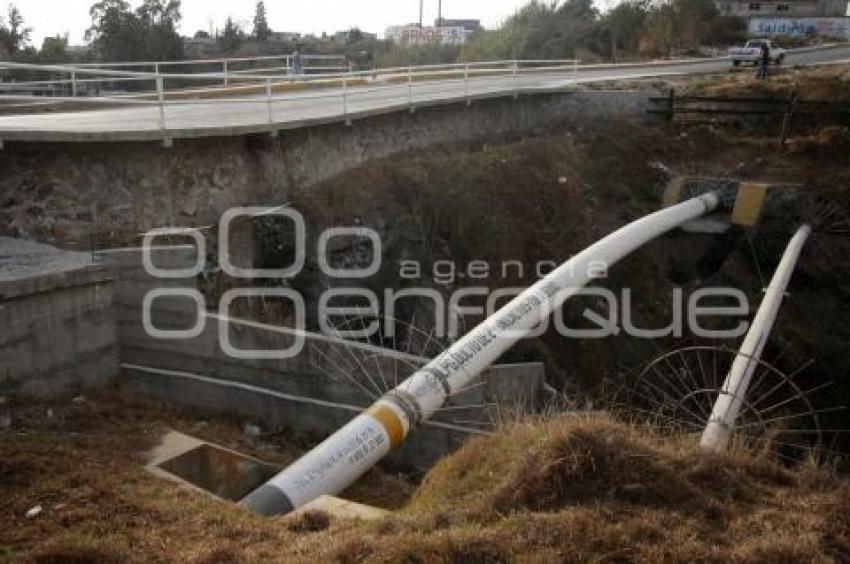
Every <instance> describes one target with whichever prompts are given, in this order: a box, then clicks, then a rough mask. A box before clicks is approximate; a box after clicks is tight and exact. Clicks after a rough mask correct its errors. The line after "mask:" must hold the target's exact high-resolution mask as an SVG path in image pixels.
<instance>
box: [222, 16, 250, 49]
mask: <svg viewBox="0 0 850 564" xmlns="http://www.w3.org/2000/svg"><path fill="white" fill-rule="evenodd" d="M244 40H245V33H244V32H243V31H242V28H241V27H239V24H237V23H236V22H234V21H233V18H232V17H230V16H228V17H227V20H225V22H224V29H223V30H222V32H221V36H219V38H218V41H219V43H221V47H222V49H224V50H225V52H227V53H232V52H234V51H236V50H237V49H239V47H240V46H241V45H242V42H243V41H244Z"/></svg>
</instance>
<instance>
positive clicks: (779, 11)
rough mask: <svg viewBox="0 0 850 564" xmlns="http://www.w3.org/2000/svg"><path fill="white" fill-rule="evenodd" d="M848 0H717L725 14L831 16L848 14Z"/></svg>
mask: <svg viewBox="0 0 850 564" xmlns="http://www.w3.org/2000/svg"><path fill="white" fill-rule="evenodd" d="M847 4H848V0H768V1H762V0H715V5H716V6H717V9H718V10H720V13H721V14H722V15H724V16H738V17H740V18H745V19H749V18H752V17H792V18H800V17H806V18H815V17H819V18H830V17H841V16H846V15H847Z"/></svg>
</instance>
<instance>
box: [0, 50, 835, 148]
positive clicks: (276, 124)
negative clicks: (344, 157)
mask: <svg viewBox="0 0 850 564" xmlns="http://www.w3.org/2000/svg"><path fill="white" fill-rule="evenodd" d="M837 61H848V62H850V46H842V47H839V48H833V49H828V50H822V51H805V52H795V53H790V54H789V55H788V57H787V58H786V64H787V65H808V64H814V63H824V62H837ZM729 68H730V64H729V62H728V61H727V60H704V61H700V62H688V63H667V64H656V65H635V66H617V67H612V66H600V67H597V68H582V69H581V70H580V71H579V72H578V73H573V72H572V71H560V72H539V73H532V74H525V75H522V74H521V75H520V76H519V77H518V78H517V80H516V82H514V79H513V78H512V77H510V76H495V77H477V78H474V79H470V81H469V87H468V92H467V91H465V87H464V82H463V81H462V80H440V81H430V82H419V83H415V84H414V87H413V89H412V93H411V92H409V91H408V85H407V84H393V85H380V86H378V85H369V86H362V87H356V88H349V89H348V92H347V95H346V96H345V100H344V99H343V93H342V90H341V89H337V88H334V89H327V90H320V91H311V92H300V93H292V94H286V95H280V94H279V95H276V97H275V99H274V101H273V102H272V104H271V105H269V103H268V101H267V100H266V99H265V98H264V97H262V96H257V97H245V98H241V99H239V100H238V101H235V100H233V99H227V98H221V99H217V100H192V101H189V100H185V101H180V102H176V101H172V102H169V103H168V106H167V107H166V110H165V130H163V129H161V126H160V114H159V108H157V107H155V106H132V107H124V108H113V109H99V110H91V111H78V112H57V113H49V114H48V113H46V114H32V115H14V116H4V117H0V140H24V141H132V140H157V139H163V138H165V137H168V138H186V137H202V136H209V135H228V134H230V135H234V134H242V133H250V132H262V131H271V130H277V129H291V128H297V127H302V126H304V125H308V124H316V123H326V122H331V121H340V120H343V119H346V117H349V118H351V119H358V118H362V117H365V116H368V115H370V114H375V113H382V112H387V111H394V110H398V109H407V108H408V106H409V102H410V101H411V100H412V102H413V105H415V106H424V105H433V104H440V103H445V102H449V101H457V100H463V99H464V98H466V97H467V95H468V96H469V97H470V98H473V99H480V98H487V97H494V96H504V95H510V94H511V93H513V92H514V91H520V92H523V93H540V92H555V91H559V90H562V89H564V88H567V87H570V86H574V85H575V84H580V83H587V82H600V81H610V80H624V79H638V78H648V77H662V76H671V75H683V74H701V73H713V72H724V71H726V70H728V69H729Z"/></svg>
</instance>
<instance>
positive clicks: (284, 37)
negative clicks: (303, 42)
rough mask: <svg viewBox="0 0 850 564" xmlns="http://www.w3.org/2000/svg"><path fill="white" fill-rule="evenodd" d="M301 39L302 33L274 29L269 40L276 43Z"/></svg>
mask: <svg viewBox="0 0 850 564" xmlns="http://www.w3.org/2000/svg"><path fill="white" fill-rule="evenodd" d="M299 39H301V34H300V33H296V32H294V31H273V32H272V33H271V35H269V38H268V40H267V41H273V42H275V43H291V42H293V41H298V40H299Z"/></svg>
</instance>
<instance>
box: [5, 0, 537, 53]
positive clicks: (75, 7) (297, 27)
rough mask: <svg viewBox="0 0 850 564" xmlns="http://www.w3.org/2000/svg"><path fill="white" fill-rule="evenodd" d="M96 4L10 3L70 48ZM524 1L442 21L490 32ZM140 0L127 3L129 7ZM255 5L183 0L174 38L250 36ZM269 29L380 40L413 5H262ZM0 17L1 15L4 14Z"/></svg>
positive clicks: (413, 17) (484, 0) (433, 1)
mask: <svg viewBox="0 0 850 564" xmlns="http://www.w3.org/2000/svg"><path fill="white" fill-rule="evenodd" d="M95 1H96V0H13V3H15V4H16V5H17V6H18V8H19V9H20V11H21V14H22V15H23V17H24V19H25V21H26V24H27V26H29V27H32V28H33V32H32V43H33V44H34V45H35V46H37V47H38V46H41V41H42V39H43V38H44V37H45V36H50V35H55V34H57V33H60V34H64V33H66V32H67V33H68V34H69V36H70V42H71V44H72V45H79V44H82V43H83V35H84V34H85V30H86V29H87V28H88V27H89V25H90V23H91V22H90V18H89V14H88V12H89V7H90V6H91V5H92V4H94V3H95ZM527 2H528V0H443V17H446V18H474V19H480V20H481V21H482V23H483V24H484V26H485V27H496V26H498V24H499V23H501V22H502V21H503V20H504V19H505V18H506V17H508V16H510V15H511V14H513V13H514V12H515V11H516V10H517V8H518V7H520V6H522V5H523V4H526V3H527ZM140 3H141V0H130V4H131V5H132V6H133V7H134V8H135V7H136V6H138V5H139V4H140ZM5 4H6V2H5V1H3V0H0V5H5ZM254 4H255V0H183V3H182V12H183V22H182V24H181V29H180V33H181V34H182V35H194V33H195V31H197V30H200V29H203V30H209V28H210V24H212V25H213V26H215V27H221V26H222V25H223V22H224V20H225V19H226V18H227V17H228V16H232V17H233V19H234V20H235V21H241V22H243V23H244V24H245V26H246V27H247V28H248V31H250V28H251V20H252V18H253V15H254ZM265 4H266V12H267V15H268V20H269V26H270V27H271V28H272V29H273V30H275V31H297V32H301V33H315V34H317V35H321V33H322V32H323V31H327V32H329V33H332V32H334V31H340V30H345V29H349V28H351V27H359V28H360V29H362V30H364V31H369V32H373V33H379V34H381V35H383V33H384V30H385V29H386V27H387V26H390V25H397V24H405V23H411V22H416V21H418V20H419V0H266V2H265ZM3 11H4V12H5V10H3ZM4 15H5V13H4ZM436 16H437V0H425V22H426V23H433V21H434V19H435V18H436Z"/></svg>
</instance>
